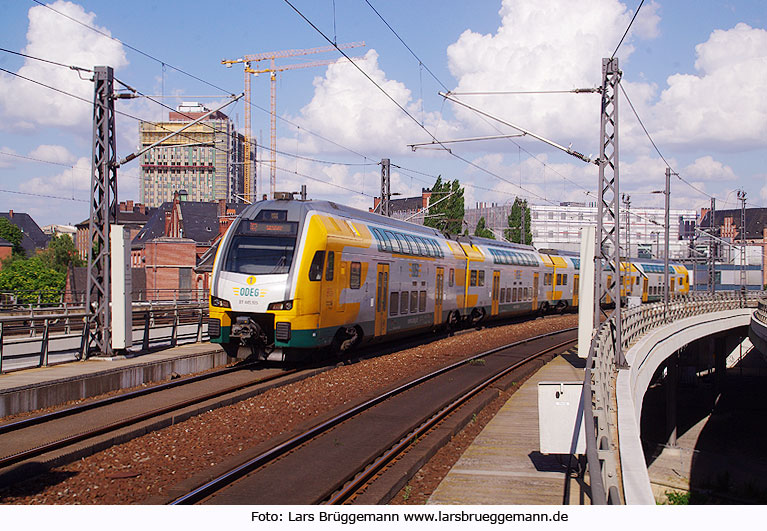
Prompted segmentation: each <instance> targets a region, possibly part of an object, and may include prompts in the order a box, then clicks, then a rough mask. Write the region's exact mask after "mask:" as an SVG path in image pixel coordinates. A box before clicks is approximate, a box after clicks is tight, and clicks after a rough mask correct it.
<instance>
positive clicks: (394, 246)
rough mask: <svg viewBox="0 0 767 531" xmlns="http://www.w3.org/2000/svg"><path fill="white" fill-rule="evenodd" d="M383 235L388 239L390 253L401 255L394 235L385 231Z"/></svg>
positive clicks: (400, 249)
mask: <svg viewBox="0 0 767 531" xmlns="http://www.w3.org/2000/svg"><path fill="white" fill-rule="evenodd" d="M384 234H385V235H386V237H387V238H388V239H389V245H390V246H391V252H393V253H401V252H402V248H401V247H400V244H399V240H398V239H397V237H396V236H395V235H394V233H393V232H390V231H388V230H387V231H384Z"/></svg>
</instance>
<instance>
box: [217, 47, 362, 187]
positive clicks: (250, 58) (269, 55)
mask: <svg viewBox="0 0 767 531" xmlns="http://www.w3.org/2000/svg"><path fill="white" fill-rule="evenodd" d="M360 46H365V43H364V42H351V43H346V44H339V45H337V46H323V47H320V48H306V49H298V50H280V51H277V52H265V53H258V54H251V55H245V56H243V57H241V58H240V59H224V60H222V61H221V64H223V65H226V66H227V68H231V66H232V65H233V64H235V63H244V64H245V107H246V108H245V183H244V190H243V194H244V196H245V198H246V200H248V201H251V202H252V201H254V200H255V199H256V198H255V197H254V191H255V186H254V182H253V175H252V173H251V162H250V149H251V148H250V145H251V136H252V134H251V127H250V101H251V99H250V76H251V75H258V74H263V73H269V74H270V76H269V77H270V81H271V106H270V114H271V123H270V126H271V127H270V128H271V149H270V160H269V162H270V175H269V184H270V187H269V188H270V190H269V191H270V194H271V195H270V197H271V198H274V192H275V186H276V173H277V155H276V153H277V72H282V71H285V70H295V69H298V68H308V67H311V66H322V65H328V64H332V63H334V62H336V61H335V60H329V61H317V62H314V63H299V64H293V65H285V66H277V65H276V64H275V60H276V59H280V58H283V57H295V56H299V55H311V54H315V53H322V52H331V51H333V50H336V49H347V48H357V47H360ZM267 60H268V61H269V67H268V68H258V67H256V68H253V66H252V64H253V63H258V62H260V61H267Z"/></svg>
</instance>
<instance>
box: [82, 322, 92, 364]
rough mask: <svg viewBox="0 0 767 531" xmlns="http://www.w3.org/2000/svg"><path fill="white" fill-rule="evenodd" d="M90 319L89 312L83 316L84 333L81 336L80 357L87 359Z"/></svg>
mask: <svg viewBox="0 0 767 531" xmlns="http://www.w3.org/2000/svg"><path fill="white" fill-rule="evenodd" d="M89 325H90V319H88V314H87V313H86V314H85V317H83V335H82V337H81V338H80V359H81V360H83V361H85V360H87V359H88V332H89Z"/></svg>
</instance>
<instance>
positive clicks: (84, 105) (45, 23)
mask: <svg viewBox="0 0 767 531" xmlns="http://www.w3.org/2000/svg"><path fill="white" fill-rule="evenodd" d="M51 7H52V8H53V9H55V10H56V11H60V12H62V13H64V14H66V15H67V16H69V17H72V18H74V19H77V20H79V21H81V22H83V23H84V24H87V25H89V26H94V27H96V28H98V29H99V30H100V31H102V32H104V33H106V34H109V31H108V30H106V29H105V28H101V27H98V26H96V25H95V19H96V15H95V14H94V13H88V12H86V11H85V10H84V9H83V8H82V7H81V6H79V5H77V4H74V3H71V2H66V1H63V0H58V1H56V2H54V3H53V4H51ZM22 51H23V52H24V53H25V54H27V55H30V56H33V57H39V58H42V59H47V60H49V61H56V62H59V63H63V64H66V65H74V66H80V67H83V68H89V69H90V68H93V66H94V65H109V66H112V67H113V68H115V69H117V68H120V67H122V66H125V65H127V64H128V61H127V59H126V57H125V52H124V50H123V47H122V45H121V44H119V43H118V42H116V41H114V40H112V39H109V38H107V37H105V36H103V35H100V34H98V33H96V32H94V31H92V30H90V29H88V28H85V27H83V26H82V25H80V24H77V23H76V22H73V21H71V20H67V19H66V18H64V17H62V16H61V15H58V14H56V13H54V12H53V11H51V10H50V9H47V8H46V7H43V6H35V7H32V8H31V9H30V10H29V28H28V30H27V46H26V47H25V48H24V49H23V50H22ZM17 73H18V74H19V75H21V76H24V77H26V78H29V79H33V80H35V81H39V82H42V83H45V84H46V85H49V86H52V87H55V88H57V89H59V90H61V91H64V92H67V93H69V94H72V95H75V96H78V97H80V98H83V99H85V100H86V101H85V102H82V101H78V100H77V99H75V98H72V97H71V96H67V95H65V94H62V93H60V92H55V91H53V90H50V89H48V88H45V87H42V86H40V85H37V84H34V83H32V82H30V81H27V80H24V79H21V78H18V77H14V76H11V75H9V74H2V75H0V110H1V112H2V115H1V116H2V118H3V119H2V120H0V123H2V124H3V125H2V126H0V127H3V128H7V129H9V130H15V129H24V130H33V129H35V128H37V127H47V126H57V127H76V128H81V129H83V130H86V131H87V132H90V129H91V128H90V121H91V118H90V117H91V114H92V109H91V108H92V105H90V104H89V102H91V101H92V100H93V83H91V82H90V81H89V80H88V79H81V78H80V76H78V74H77V73H76V72H74V71H72V70H69V69H67V68H63V67H60V66H54V65H51V64H47V63H43V62H40V61H35V60H33V59H26V60H25V62H24V65H23V66H22V67H21V68H20V69H19V70H18V72H17ZM83 77H85V78H88V77H89V74H87V73H85V74H83Z"/></svg>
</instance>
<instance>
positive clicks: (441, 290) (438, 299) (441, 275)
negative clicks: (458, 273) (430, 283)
mask: <svg viewBox="0 0 767 531" xmlns="http://www.w3.org/2000/svg"><path fill="white" fill-rule="evenodd" d="M435 288H436V289H435V293H434V324H435V325H440V324H442V301H443V300H445V268H444V267H438V268H437V282H436V285H435Z"/></svg>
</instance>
